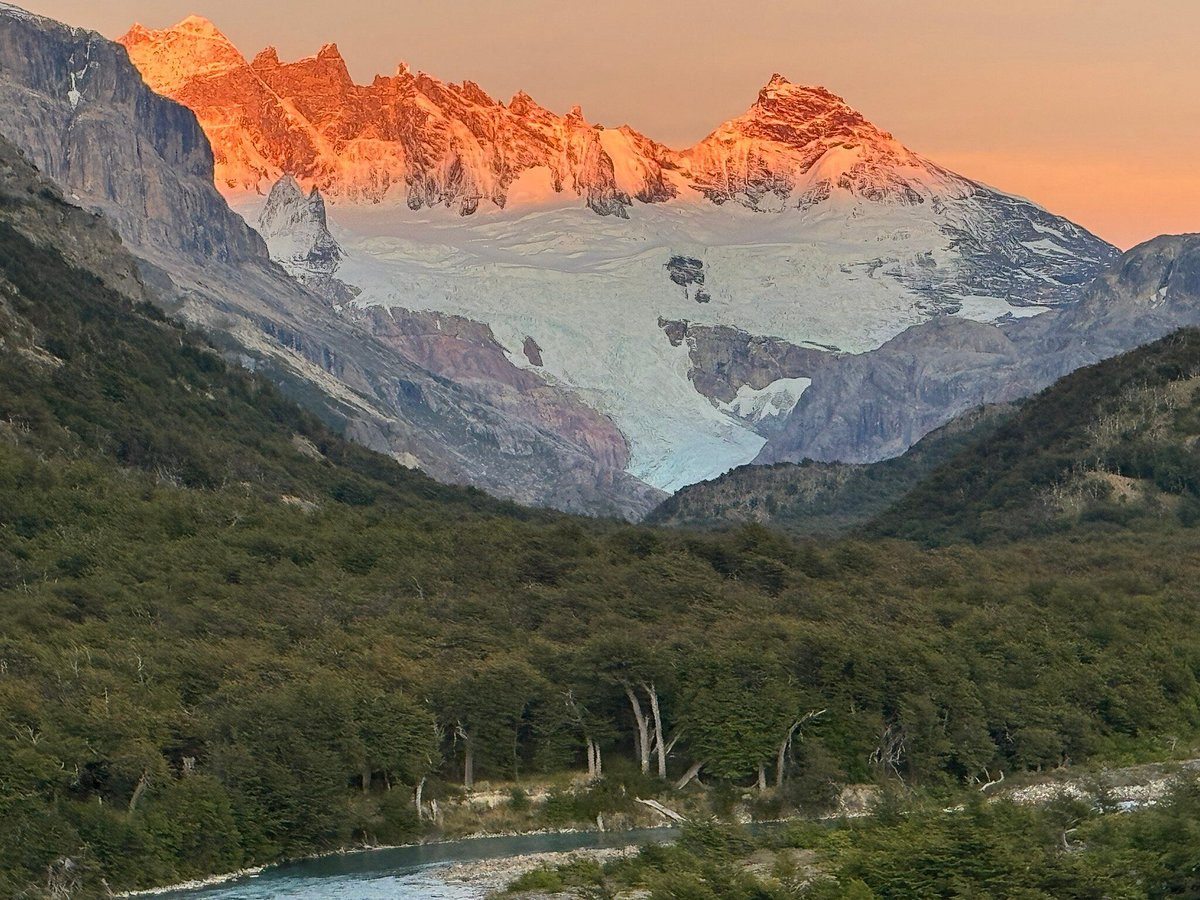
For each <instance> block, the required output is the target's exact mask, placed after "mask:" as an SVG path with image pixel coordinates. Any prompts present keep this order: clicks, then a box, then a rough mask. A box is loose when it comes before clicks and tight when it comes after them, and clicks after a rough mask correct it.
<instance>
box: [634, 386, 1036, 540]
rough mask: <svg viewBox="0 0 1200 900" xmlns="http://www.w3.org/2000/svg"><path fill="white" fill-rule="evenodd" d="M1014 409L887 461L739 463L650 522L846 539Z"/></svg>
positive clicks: (964, 420)
mask: <svg viewBox="0 0 1200 900" xmlns="http://www.w3.org/2000/svg"><path fill="white" fill-rule="evenodd" d="M1014 409H1015V407H1014V406H1013V405H1011V404H996V405H994V406H987V407H981V408H980V409H977V410H974V411H972V412H969V413H965V414H964V415H962V416H959V417H958V418H957V419H955V420H954V421H953V422H951V423H949V424H948V425H944V426H942V427H941V428H939V429H937V430H936V431H934V432H932V433H930V434H928V435H926V436H925V437H924V438H922V439H921V440H920V441H918V442H917V443H916V444H915V445H914V446H913V447H912V449H910V450H909V451H908V452H907V453H904V454H903V455H902V456H897V457H895V458H894V459H889V460H884V461H883V462H878V463H869V464H863V463H826V462H815V461H813V460H805V461H804V462H801V463H775V464H774V465H750V466H740V467H738V468H736V469H733V470H732V471H730V472H727V473H725V474H724V475H722V476H721V477H719V478H715V479H713V480H712V481H705V482H701V483H700V484H693V485H689V486H688V487H685V488H683V489H682V490H680V491H678V492H676V493H675V494H674V495H672V496H671V497H669V498H668V499H667V500H665V501H663V503H661V504H660V505H659V506H658V507H657V508H656V509H655V510H654V511H653V512H652V513H651V514H650V515H649V516H648V517H647V518H646V520H645V521H646V522H647V524H653V525H669V526H674V527H682V528H704V529H721V528H730V527H736V526H738V525H744V524H750V523H754V524H759V525H766V526H768V527H770V528H772V529H775V530H779V531H783V532H786V533H787V534H790V535H793V536H795V537H834V536H839V535H843V534H847V533H849V532H851V531H853V530H854V529H855V528H858V527H861V526H863V525H865V524H867V523H868V522H870V521H871V520H872V519H874V518H875V517H876V516H879V515H880V514H882V513H884V512H886V511H887V510H888V508H889V507H891V506H892V504H894V503H895V502H896V501H898V500H899V499H900V498H901V497H903V496H904V495H905V494H906V493H907V492H908V491H910V490H912V488H914V487H915V486H916V485H917V484H919V483H920V482H921V480H922V479H923V478H925V476H927V475H928V474H929V473H930V472H932V471H933V470H934V469H936V468H937V467H938V466H939V465H941V464H942V463H944V462H946V461H947V460H949V459H952V458H953V457H954V456H955V454H957V453H958V452H959V451H961V450H962V449H963V448H964V447H969V446H973V445H975V444H976V443H977V442H980V441H986V440H987V438H988V437H989V436H990V435H991V434H992V432H993V431H995V429H996V428H997V427H999V425H1000V423H1001V422H1003V421H1004V420H1005V419H1006V418H1008V417H1009V416H1011V415H1012V414H1013V412H1014Z"/></svg>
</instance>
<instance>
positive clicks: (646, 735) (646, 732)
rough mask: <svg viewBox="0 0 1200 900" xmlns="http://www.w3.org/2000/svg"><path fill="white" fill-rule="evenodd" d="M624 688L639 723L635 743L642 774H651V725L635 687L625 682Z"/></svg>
mask: <svg viewBox="0 0 1200 900" xmlns="http://www.w3.org/2000/svg"><path fill="white" fill-rule="evenodd" d="M622 686H623V687H624V688H625V696H626V697H628V698H629V706H630V708H631V709H632V710H633V718H634V721H635V722H637V735H636V741H635V743H636V744H637V747H636V749H637V755H638V763H639V764H640V765H641V767H642V774H643V775H645V774H648V773H649V772H650V725H649V723H648V722H647V721H646V714H645V713H644V712H642V704H641V703H640V702H639V701H638V698H637V693H636V692H635V691H634V689H633V685H631V684H629V683H628V682H625V683H624V684H623V685H622Z"/></svg>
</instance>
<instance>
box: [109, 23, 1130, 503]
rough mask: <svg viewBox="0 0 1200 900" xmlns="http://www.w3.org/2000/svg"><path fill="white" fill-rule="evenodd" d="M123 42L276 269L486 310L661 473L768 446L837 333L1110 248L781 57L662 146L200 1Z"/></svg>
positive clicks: (1010, 304) (1021, 285)
mask: <svg viewBox="0 0 1200 900" xmlns="http://www.w3.org/2000/svg"><path fill="white" fill-rule="evenodd" d="M120 42H121V43H122V44H123V45H124V46H125V47H126V49H127V50H128V52H129V56H130V59H131V60H132V61H133V63H134V64H135V65H136V66H137V67H138V69H139V70H140V71H141V73H142V75H143V77H144V78H145V79H146V81H147V83H148V84H149V85H150V86H151V87H152V88H153V89H155V90H156V91H158V92H160V93H163V94H165V95H167V96H169V97H172V98H173V99H176V100H178V101H179V102H181V103H183V104H184V105H186V106H188V107H190V108H191V109H192V110H193V111H194V112H195V113H196V115H197V117H198V119H199V121H200V124H201V126H202V127H203V128H204V130H205V132H206V134H207V135H208V138H209V140H210V141H211V142H212V145H213V151H214V157H215V161H216V172H215V179H216V183H217V186H218V188H219V189H220V190H221V191H222V192H223V193H224V194H225V195H226V197H227V199H228V200H229V201H230V203H231V205H232V206H233V207H234V208H235V209H237V210H238V211H239V212H241V213H242V214H243V215H244V216H245V217H246V218H247V220H248V221H249V222H250V223H251V224H253V225H256V226H260V227H261V228H262V231H263V234H264V237H266V239H267V242H268V244H269V246H270V247H271V252H272V255H273V256H275V257H276V258H277V259H279V260H280V261H281V262H283V263H284V264H285V266H286V267H287V268H289V270H291V271H293V273H294V274H298V275H300V276H301V277H302V279H304V280H307V281H308V282H309V283H310V284H314V283H316V282H320V283H324V284H325V285H326V288H327V290H326V294H327V296H329V298H330V301H331V303H333V304H334V305H335V307H336V308H338V309H344V310H355V309H379V308H401V309H405V310H421V311H436V312H439V313H447V314H452V315H454V316H458V317H461V318H463V319H469V320H475V321H478V322H481V323H484V324H486V325H487V326H489V327H490V329H491V332H492V334H494V336H495V338H496V340H497V341H498V342H499V345H500V346H502V347H503V348H504V351H505V352H506V353H507V356H508V358H509V359H510V360H511V362H512V363H513V364H515V365H517V366H519V367H521V368H525V369H530V370H533V371H535V372H536V373H537V374H538V375H539V376H541V377H542V378H544V379H546V380H547V381H549V382H550V383H551V384H554V385H556V386H557V387H559V388H562V389H566V390H570V391H573V392H574V393H575V394H576V395H577V396H578V397H579V398H580V399H581V400H582V401H583V402H585V403H587V404H588V405H590V406H592V407H593V408H594V409H596V410H597V411H599V412H600V413H602V414H604V415H605V416H607V417H608V418H609V419H611V420H612V421H613V422H614V423H615V425H616V426H617V428H618V429H619V430H620V432H621V433H622V434H623V435H624V437H625V439H626V440H627V442H628V444H629V451H630V452H629V463H628V471H629V472H630V473H632V474H633V475H635V476H637V477H638V478H640V479H643V480H645V481H647V482H649V483H650V484H652V485H655V486H656V487H661V488H665V489H668V490H672V489H675V488H677V487H679V486H681V485H684V484H687V483H690V482H694V481H697V480H700V479H703V478H707V477H711V476H713V475H716V474H718V473H720V472H722V471H725V470H726V469H728V468H730V467H731V466H734V465H738V464H741V463H745V462H749V461H750V460H752V459H754V458H756V457H758V456H760V454H761V453H762V452H763V450H764V445H766V446H768V447H769V444H770V441H771V439H772V436H773V435H775V434H777V433H779V432H780V431H781V429H782V428H783V426H784V425H785V423H786V421H787V418H788V416H789V414H790V412H791V411H792V409H793V408H794V407H795V406H796V404H797V401H798V400H799V398H800V396H801V394H802V393H803V392H804V391H805V390H806V389H807V388H808V386H809V385H810V383H811V379H812V378H813V376H814V375H815V374H817V373H818V372H819V371H820V370H822V369H823V368H824V367H825V366H826V365H827V364H828V363H829V362H830V361H832V360H833V359H834V358H835V356H836V355H837V354H839V353H844V352H851V353H860V352H864V351H869V350H872V349H874V348H876V347H878V346H880V345H881V344H883V343H884V342H885V341H887V340H889V339H890V338H893V337H895V336H896V335H897V334H899V333H900V332H901V331H903V330H905V329H906V328H908V327H910V326H913V325H918V324H920V323H922V322H925V321H928V320H929V319H931V318H934V317H939V316H945V315H958V316H963V317H967V318H971V319H975V320H978V321H982V322H992V321H997V320H1001V319H1007V318H1010V317H1022V316H1030V315H1036V314H1039V313H1041V312H1044V311H1045V310H1047V309H1050V308H1054V307H1058V306H1062V305H1066V304H1069V303H1070V302H1071V301H1072V298H1073V296H1074V295H1075V293H1076V292H1077V286H1078V285H1080V284H1081V283H1084V282H1087V281H1089V280H1090V279H1091V278H1092V277H1094V276H1095V275H1096V274H1097V273H1098V272H1099V271H1100V270H1101V269H1102V268H1103V267H1104V266H1105V265H1106V264H1107V263H1108V262H1109V261H1111V260H1112V259H1113V258H1114V257H1115V255H1116V251H1115V249H1114V248H1113V247H1111V246H1110V245H1108V244H1107V243H1105V242H1104V241H1102V240H1100V239H1099V238H1097V237H1095V236H1094V235H1092V234H1090V233H1088V232H1087V231H1086V230H1084V229H1082V228H1080V227H1079V226H1077V225H1074V224H1072V223H1071V222H1069V221H1067V220H1065V219H1063V218H1061V217H1058V216H1055V215H1052V214H1050V213H1049V212H1047V211H1045V210H1044V209H1042V208H1040V207H1038V206H1036V205H1035V204H1033V203H1031V202H1029V201H1026V200H1023V199H1021V198H1018V197H1014V196H1011V195H1008V194H1004V193H1001V192H1000V191H997V190H993V189H991V188H988V187H986V186H984V185H981V184H979V183H977V182H974V181H972V180H970V179H969V178H965V177H963V176H960V175H957V174H955V173H953V172H950V171H949V170H947V169H945V168H943V167H941V166H938V165H937V164H935V163H933V162H931V161H930V160H928V159H926V158H924V157H923V156H921V155H919V154H917V153H914V152H913V151H911V150H909V149H908V148H907V147H905V146H904V145H903V144H901V143H900V142H899V141H898V140H896V139H895V138H894V137H893V136H892V135H891V134H889V133H887V132H886V131H883V130H881V129H880V128H877V127H876V126H875V125H873V124H872V123H871V122H869V121H867V120H866V119H865V118H864V117H863V116H862V115H861V114H860V113H858V112H857V111H855V110H854V109H853V108H851V107H850V106H849V105H848V104H847V103H846V102H845V101H844V100H842V99H841V98H840V97H838V96H836V95H835V94H833V93H831V92H829V91H827V90H826V89H824V88H820V87H806V86H802V85H797V84H793V83H791V82H789V81H788V80H787V79H785V78H783V77H782V76H779V75H776V76H774V77H773V78H771V80H770V81H769V82H768V83H767V84H766V85H765V86H764V87H763V88H762V90H761V91H760V92H759V94H758V97H757V99H756V100H755V102H754V103H753V105H752V106H751V107H750V109H749V110H748V111H747V112H746V113H745V114H744V115H741V116H739V117H737V118H734V119H731V120H730V121H728V122H725V123H724V124H722V125H720V126H719V127H718V128H717V129H716V130H714V131H713V132H712V133H711V134H710V135H708V136H707V137H705V138H704V139H703V140H701V141H700V142H699V143H697V144H696V145H694V146H692V147H688V148H684V149H674V148H670V147H667V146H665V145H663V144H661V143H659V142H657V141H655V140H653V139H652V138H650V137H647V136H645V135H643V134H641V133H639V132H637V131H635V130H634V129H632V128H630V127H628V126H622V127H620V128H608V127H603V126H601V125H598V124H594V123H590V122H588V121H587V119H586V118H585V117H584V114H583V112H582V111H581V110H580V109H579V108H578V107H576V108H574V109H572V110H571V111H570V112H568V113H567V114H566V115H558V114H556V113H553V112H551V111H549V110H547V109H545V108H544V107H542V106H540V105H538V103H537V102H536V101H534V100H533V98H531V97H530V96H529V95H527V94H525V93H518V94H517V95H516V96H514V97H513V98H512V99H511V100H509V101H508V102H506V103H505V102H500V101H497V100H494V99H492V98H491V97H490V96H488V94H486V93H485V92H484V91H483V90H482V89H481V88H480V87H479V86H478V85H476V84H474V83H472V82H464V83H462V84H447V83H443V82H441V81H438V80H437V79H435V78H433V77H431V76H429V75H426V74H424V73H414V72H411V71H410V70H409V69H408V68H407V66H404V65H401V66H400V67H399V68H398V69H397V70H396V72H395V74H394V75H391V76H377V77H376V78H375V79H374V80H373V81H372V82H371V83H370V84H366V85H360V84H355V83H354V81H353V80H352V79H351V77H350V75H349V72H348V71H347V68H346V64H345V62H344V61H343V59H342V57H341V56H340V54H339V53H338V50H337V48H336V46H335V45H333V44H326V45H325V46H323V47H322V48H321V49H320V50H319V52H318V53H317V54H316V55H315V56H312V57H308V58H306V59H302V60H298V61H296V62H290V63H285V62H282V61H281V60H280V59H279V56H278V54H277V53H276V52H275V50H274V49H272V48H267V49H265V50H263V51H262V52H260V53H259V54H258V55H257V56H255V57H254V58H253V59H251V60H249V61H248V60H247V59H246V58H245V57H244V56H243V55H242V54H241V53H240V52H239V51H238V49H237V48H236V47H234V45H233V44H232V43H231V42H230V41H229V40H228V39H227V38H226V37H225V36H224V35H223V34H222V33H221V32H220V31H219V30H218V29H217V28H216V27H215V26H214V25H212V24H211V23H209V22H207V21H206V20H203V19H199V18H196V17H191V18H188V19H185V20H184V21H182V22H180V23H179V24H178V25H176V26H175V27H173V28H169V29H165V30H149V29H146V28H144V27H142V26H140V25H136V26H134V27H133V28H132V29H131V30H130V31H129V32H128V33H127V34H126V35H125V36H124V37H123V38H121V40H120ZM281 179H286V180H285V181H284V189H283V190H282V193H277V194H276V196H275V198H274V200H273V202H272V204H271V208H270V210H268V213H269V221H260V216H261V215H262V214H263V210H264V205H265V198H266V196H267V195H268V194H270V193H271V191H272V188H273V187H274V186H275V185H276V184H277V183H278V182H279V181H280V180H281ZM293 181H294V182H295V183H294V184H293ZM314 190H315V191H316V193H315V194H314V193H313V191H314ZM326 203H327V204H328V206H327V209H326ZM288 204H290V206H288ZM285 206H287V208H286V209H285V208H284V207H285ZM306 210H312V211H313V212H312V215H311V216H309V215H308V213H306ZM324 214H327V218H328V229H326V225H325V223H324V222H323V221H318V219H321V218H323V217H324ZM306 216H307V217H306ZM284 222H295V223H296V227H295V229H294V230H293V231H291V232H289V231H288V230H287V229H286V228H282V227H281V223H284ZM310 239H311V240H318V239H319V241H321V242H322V243H321V246H317V245H316V244H313V245H312V246H308V245H307V243H306V242H307V241H308V240H310ZM332 247H337V248H338V249H339V255H338V256H337V258H335V259H331V257H330V252H329V251H330V249H331V248H332ZM331 266H332V271H331ZM306 268H307V269H308V270H309V272H308V273H307V276H306V273H305V269H306ZM314 280H315V281H314ZM952 414H953V412H950V413H948V414H947V416H946V418H949V416H950V415H952ZM934 418H936V416H935V417H934ZM935 424H936V423H935ZM905 437H906V439H907V438H908V436H907V435H906V436H905ZM918 437H920V435H919V434H915V435H913V436H912V437H911V439H912V440H915V439H916V438H918ZM894 443H895V441H891V443H890V444H889V446H890V445H891V444H894Z"/></svg>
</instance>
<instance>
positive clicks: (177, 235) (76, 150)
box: [0, 6, 265, 263]
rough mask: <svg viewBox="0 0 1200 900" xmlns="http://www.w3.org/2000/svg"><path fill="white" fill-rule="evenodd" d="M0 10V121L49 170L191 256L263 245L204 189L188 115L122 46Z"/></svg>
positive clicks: (140, 230) (125, 232) (217, 255)
mask: <svg viewBox="0 0 1200 900" xmlns="http://www.w3.org/2000/svg"><path fill="white" fill-rule="evenodd" d="M0 19H2V21H3V26H4V27H3V28H0V62H2V63H3V69H2V70H0V109H2V110H3V112H4V115H3V118H2V119H0V122H2V123H3V124H2V127H3V131H4V134H5V135H6V136H7V137H8V138H9V139H10V140H12V141H13V142H14V143H16V144H17V145H18V146H20V147H23V148H26V149H27V150H29V151H30V156H31V159H32V160H33V161H34V162H35V163H36V164H37V166H38V167H39V168H40V169H41V170H42V171H43V172H44V173H45V174H46V175H48V176H49V177H50V178H52V179H53V180H54V181H56V182H58V183H59V184H61V185H63V186H64V187H65V188H67V189H68V190H69V192H71V193H76V194H78V195H79V196H80V197H81V198H83V199H84V200H85V201H86V202H87V203H88V204H90V205H92V206H94V207H96V208H98V209H100V210H101V211H103V213H104V214H105V216H107V217H108V218H109V219H110V220H111V221H112V222H113V224H114V225H115V226H116V228H117V230H118V231H119V232H120V234H121V235H122V237H123V238H124V239H125V240H126V241H128V242H130V243H131V244H133V245H135V246H137V247H141V248H154V249H155V250H159V251H162V252H164V253H167V254H182V255H185V256H186V257H187V258H188V259H190V260H196V261H199V260H210V259H216V260H220V261H222V262H231V263H234V262H237V261H239V260H243V259H247V258H261V257H262V256H264V255H265V247H264V245H263V242H262V240H261V239H260V238H259V237H258V235H256V234H255V233H254V232H253V231H252V230H251V229H250V228H248V227H247V226H246V223H245V222H244V221H242V219H241V218H240V217H239V216H237V215H236V214H234V213H233V212H232V211H231V210H230V209H229V207H228V205H227V204H226V203H225V202H224V201H223V200H222V199H221V197H220V196H219V195H218V194H217V193H216V192H214V191H213V190H212V166H213V159H212V151H211V149H210V148H209V144H208V140H207V139H206V138H205V135H204V132H203V130H202V129H201V128H200V127H199V125H198V124H197V122H196V118H195V116H194V115H193V114H192V113H191V112H190V111H189V110H187V109H186V108H183V107H181V106H179V105H177V104H174V103H164V102H163V100H162V98H161V97H159V96H158V95H156V94H155V93H154V92H153V91H151V90H150V89H149V88H148V87H146V85H145V84H144V83H143V82H142V80H141V79H140V78H138V77H137V74H136V72H134V71H132V70H131V68H130V66H129V62H128V60H127V59H126V57H125V53H124V51H123V50H122V48H121V47H119V46H117V45H116V44H113V43H112V42H110V41H107V40H105V39H104V38H102V37H100V36H99V35H97V34H95V33H92V32H88V31H85V30H83V29H77V28H68V27H67V26H65V25H60V24H58V23H56V22H52V21H50V20H48V19H43V18H40V17H36V16H33V15H30V14H28V13H25V12H23V11H22V10H19V9H17V8H16V7H11V6H0ZM131 160H144V161H145V164H143V165H130V164H129V161H131Z"/></svg>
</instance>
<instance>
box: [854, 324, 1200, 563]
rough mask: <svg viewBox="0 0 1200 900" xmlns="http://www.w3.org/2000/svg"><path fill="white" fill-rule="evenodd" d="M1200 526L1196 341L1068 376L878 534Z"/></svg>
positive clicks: (1199, 350) (969, 536) (913, 497)
mask: <svg viewBox="0 0 1200 900" xmlns="http://www.w3.org/2000/svg"><path fill="white" fill-rule="evenodd" d="M1176 520H1177V521H1179V522H1182V523H1183V524H1185V525H1187V526H1189V527H1190V526H1192V525H1193V524H1194V523H1196V522H1197V521H1198V520H1200V331H1198V330H1196V329H1184V330H1182V331H1178V332H1176V333H1175V334H1173V335H1170V336H1169V337H1166V338H1163V339H1162V340H1160V341H1156V342H1155V343H1153V344H1149V345H1147V346H1145V347H1141V348H1139V349H1137V350H1134V351H1132V352H1130V353H1127V354H1124V355H1123V356H1118V357H1114V358H1113V359H1109V360H1106V361H1104V362H1101V363H1098V364H1096V365H1094V366H1089V367H1087V368H1084V369H1080V370H1078V371H1076V372H1073V373H1072V374H1070V375H1068V376H1066V377H1065V378H1063V379H1062V380H1060V381H1059V382H1057V383H1056V384H1055V385H1053V386H1052V387H1050V388H1048V389H1047V390H1045V391H1043V392H1042V393H1041V394H1039V395H1038V396H1037V397H1035V398H1033V399H1032V400H1030V401H1028V402H1026V403H1025V404H1023V405H1022V407H1021V409H1020V412H1019V413H1018V414H1017V415H1015V416H1013V417H1011V418H1009V419H1008V420H1007V421H1005V422H1004V423H1003V424H1001V425H1000V427H999V428H997V429H996V430H995V432H994V433H993V434H991V435H990V436H988V437H987V438H986V439H984V440H978V441H974V442H973V443H971V444H970V445H968V446H967V447H966V448H964V449H962V450H961V452H959V453H957V454H955V455H953V456H951V457H950V458H949V459H947V460H945V461H944V462H943V463H942V464H941V465H940V466H938V467H937V468H936V469H935V470H934V471H933V472H931V473H930V474H929V475H928V477H926V478H924V479H923V480H922V481H920V482H919V483H918V484H917V485H916V486H915V487H914V489H913V490H912V491H911V492H910V493H908V494H907V495H906V496H904V497H903V498H902V499H900V500H899V501H898V502H897V503H895V504H894V505H893V506H892V507H891V508H890V509H888V510H887V511H886V512H884V513H883V514H882V515H881V516H879V517H878V519H877V520H876V521H875V522H874V523H873V524H872V526H871V529H870V530H871V531H872V532H873V533H875V534H883V535H893V536H898V537H899V536H903V537H905V538H906V539H910V540H918V541H923V542H926V543H937V544H944V543H949V542H953V541H961V540H969V541H987V540H1003V539H1013V538H1017V537H1022V536H1029V535H1038V534H1049V533H1054V532H1058V531H1064V530H1068V529H1078V528H1080V527H1090V526H1095V527H1098V528H1105V527H1108V528H1113V527H1117V528H1119V527H1122V526H1124V527H1130V526H1134V527H1142V528H1149V529H1153V528H1155V527H1157V526H1158V525H1159V524H1160V523H1162V522H1164V521H1176Z"/></svg>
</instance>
